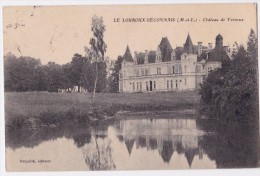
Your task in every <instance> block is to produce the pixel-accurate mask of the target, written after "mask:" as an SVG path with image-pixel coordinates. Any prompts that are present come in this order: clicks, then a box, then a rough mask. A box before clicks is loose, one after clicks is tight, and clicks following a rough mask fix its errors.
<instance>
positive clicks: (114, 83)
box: [109, 56, 123, 92]
mask: <svg viewBox="0 0 260 176" xmlns="http://www.w3.org/2000/svg"><path fill="white" fill-rule="evenodd" d="M122 61H123V57H122V56H118V57H117V60H116V61H115V64H114V66H113V68H112V74H111V79H112V80H111V82H110V84H109V88H110V91H111V92H119V70H120V69H121V64H122Z"/></svg>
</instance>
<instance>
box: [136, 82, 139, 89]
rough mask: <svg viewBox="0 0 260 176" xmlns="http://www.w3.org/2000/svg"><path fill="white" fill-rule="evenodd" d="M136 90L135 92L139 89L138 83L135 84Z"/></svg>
mask: <svg viewBox="0 0 260 176" xmlns="http://www.w3.org/2000/svg"><path fill="white" fill-rule="evenodd" d="M136 89H137V90H138V89H139V83H138V82H137V83H136Z"/></svg>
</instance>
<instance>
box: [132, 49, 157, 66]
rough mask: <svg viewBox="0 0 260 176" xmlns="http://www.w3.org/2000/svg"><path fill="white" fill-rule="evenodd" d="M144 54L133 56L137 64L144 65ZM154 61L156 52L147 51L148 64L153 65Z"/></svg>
mask: <svg viewBox="0 0 260 176" xmlns="http://www.w3.org/2000/svg"><path fill="white" fill-rule="evenodd" d="M145 55H146V54H145V53H144V52H139V53H136V54H135V57H136V59H137V64H144V58H145ZM155 59H156V51H149V52H148V62H149V63H155Z"/></svg>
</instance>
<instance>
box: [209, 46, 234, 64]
mask: <svg viewBox="0 0 260 176" xmlns="http://www.w3.org/2000/svg"><path fill="white" fill-rule="evenodd" d="M225 60H229V56H228V54H227V52H226V51H225V49H224V47H215V48H214V49H213V50H212V51H211V52H209V53H208V59H207V62H223V61H225Z"/></svg>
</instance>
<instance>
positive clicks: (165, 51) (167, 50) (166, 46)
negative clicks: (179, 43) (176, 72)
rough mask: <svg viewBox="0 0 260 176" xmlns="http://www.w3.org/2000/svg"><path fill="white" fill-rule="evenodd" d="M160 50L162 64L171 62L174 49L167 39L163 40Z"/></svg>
mask: <svg viewBox="0 0 260 176" xmlns="http://www.w3.org/2000/svg"><path fill="white" fill-rule="evenodd" d="M159 48H160V50H161V53H162V62H166V61H170V60H171V53H172V50H173V49H172V46H171V44H170V42H169V40H168V38H167V37H163V38H162V40H161V43H160V45H159Z"/></svg>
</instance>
